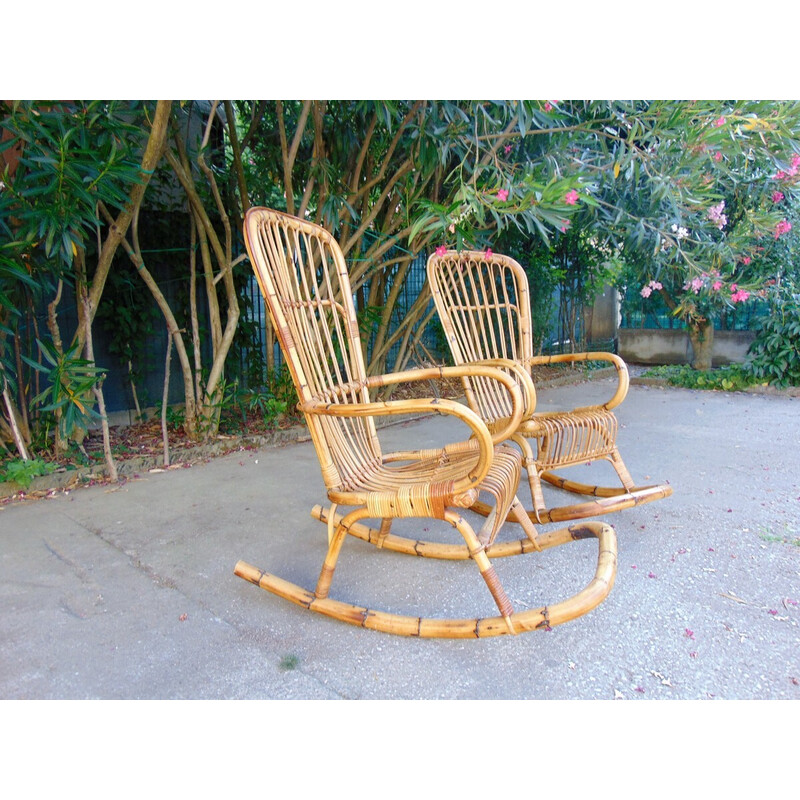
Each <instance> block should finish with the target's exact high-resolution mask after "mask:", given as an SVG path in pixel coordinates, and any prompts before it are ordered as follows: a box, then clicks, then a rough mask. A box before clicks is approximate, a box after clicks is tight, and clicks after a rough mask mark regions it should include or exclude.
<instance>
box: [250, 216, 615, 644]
mask: <svg viewBox="0 0 800 800" xmlns="http://www.w3.org/2000/svg"><path fill="white" fill-rule="evenodd" d="M244 230H245V243H246V245H247V250H248V254H249V255H250V260H251V263H252V265H253V269H254V271H255V274H256V277H257V279H258V283H259V286H260V288H261V291H262V294H263V295H264V298H265V301H266V304H267V308H268V310H269V314H270V317H271V319H272V321H273V324H274V327H275V330H276V332H277V335H278V339H279V341H280V344H281V347H282V349H283V352H284V354H285V356H286V361H287V364H288V365H289V369H290V372H291V375H292V378H293V381H294V384H295V387H296V389H297V393H298V397H299V400H300V402H299V404H298V408H299V409H300V410H301V411H302V412H303V413H304V415H305V417H306V421H307V422H308V427H309V431H310V433H311V439H312V442H313V444H314V447H315V449H316V451H317V456H318V458H319V462H320V468H321V471H322V478H323V481H324V483H325V486H326V488H327V493H328V498H329V500H330V501H331V503H332V506H331V508H330V509H325V510H323V509H322V508H321V507H317V508H315V512H314V515H315V516H316V517H317V519H319V520H320V521H322V522H324V523H325V524H326V527H327V533H328V537H327V538H328V548H327V551H326V554H325V558H324V561H323V564H322V568H321V571H320V574H319V577H318V579H317V583H316V586H315V588H314V590H313V591H311V590H308V589H304V588H302V587H300V586H297V585H295V584H292V583H289V582H288V581H285V580H283V579H281V578H278V577H277V576H274V575H270V574H269V573H265V572H262V571H261V570H258V569H256V568H255V567H253V566H251V565H249V564H246V563H245V562H239V563H238V564H237V566H236V569H235V573H236V574H237V575H239V576H240V577H242V578H244V579H246V580H248V581H251V582H253V583H257V584H258V585H259V586H261V587H262V588H264V589H266V590H268V591H270V592H272V593H274V594H277V595H279V596H281V597H283V598H285V599H288V600H291V601H292V602H294V603H297V604H299V605H301V606H304V607H305V608H308V609H310V610H312V611H317V612H319V613H322V614H325V615H327V616H330V617H334V618H336V619H339V620H342V621H344V622H349V623H351V624H358V625H361V626H363V627H367V628H374V629H377V630H382V631H386V632H390V633H398V634H402V635H408V636H426V637H427V636H444V637H468V636H478V637H481V636H496V635H499V634H502V633H519V632H521V631H526V630H533V629H535V628H540V627H551V626H552V625H556V624H561V623H562V622H566V621H567V620H568V619H572V618H573V617H575V616H579V615H581V614H585V613H587V612H588V611H590V610H591V609H592V608H594V607H595V606H596V605H597V604H598V603H600V602H601V601H602V600H603V599H604V598H605V596H606V595H607V594H608V592H609V591H610V589H611V586H612V585H613V580H614V575H615V573H616V536H615V534H614V531H613V529H612V528H611V527H610V526H607V525H603V524H601V523H586V524H584V525H581V526H573V527H572V528H565V529H562V530H561V531H555V532H552V533H548V534H545V535H544V536H540V535H539V534H538V533H537V531H536V528H535V526H534V525H533V523H532V521H531V519H530V518H529V516H528V513H527V512H526V511H525V509H524V508H523V507H522V504H521V503H520V502H519V500H518V499H517V497H516V492H517V488H518V485H519V480H520V475H521V472H522V463H523V456H524V452H525V448H524V447H523V452H522V453H520V451H518V450H516V449H515V448H513V447H510V446H509V445H508V444H503V442H505V441H507V440H509V439H512V438H513V437H514V436H516V435H517V433H516V432H517V431H519V430H520V428H521V427H522V426H523V425H524V423H525V419H526V418H528V417H529V413H530V412H532V411H533V409H534V407H535V389H534V387H533V384H532V382H531V381H530V379H529V377H528V375H527V372H526V371H525V367H524V366H520V365H519V364H516V363H515V362H512V361H509V360H508V359H502V358H489V359H484V360H482V361H481V362H480V363H474V364H469V365H457V366H455V367H442V368H433V369H417V370H409V371H407V372H403V373H392V374H389V375H381V376H367V374H366V369H365V365H364V360H363V353H362V346H361V340H360V333H359V327H358V321H357V318H356V312H355V307H354V303H353V294H352V291H351V288H350V283H349V278H348V275H347V268H346V265H345V262H344V257H343V256H342V252H341V250H340V248H339V246H338V245H337V243H336V242H335V240H334V239H333V238H332V237H331V235H330V234H329V233H328V232H327V231H325V230H324V229H323V228H321V227H319V226H318V225H314V224H313V223H310V222H307V221H305V220H300V219H297V218H295V217H291V216H289V215H287V214H283V213H280V212H275V211H271V210H269V209H264V208H251V209H250V210H248V212H247V214H246V215H245V226H244ZM452 377H459V378H461V379H462V380H464V381H467V382H470V381H472V382H478V383H480V386H481V388H482V391H483V392H485V393H486V396H487V397H490V398H491V401H492V402H493V403H496V404H497V406H498V407H502V409H503V410H504V415H503V418H502V419H495V420H493V421H492V424H491V426H489V425H487V424H486V422H485V421H484V419H483V418H482V417H481V415H480V414H479V413H477V412H476V411H475V410H473V409H471V408H469V407H468V406H465V405H463V404H460V403H456V402H453V401H451V400H445V399H438V398H428V399H415V400H405V401H388V402H375V401H373V400H371V399H370V390H372V389H376V388H381V387H383V386H387V385H393V384H397V383H400V382H408V381H412V382H413V381H428V380H431V379H435V378H440V379H441V378H452ZM409 412H435V413H439V414H448V415H452V416H454V417H455V418H457V419H459V420H460V421H461V422H463V423H464V424H465V425H466V426H467V427H468V428H469V430H470V433H471V435H470V438H469V439H465V440H464V441H461V442H453V443H450V444H448V445H446V446H444V447H440V448H434V449H427V450H426V449H423V450H411V451H405V452H399V453H390V454H383V453H382V451H381V447H380V441H379V439H378V435H377V429H376V427H375V422H374V419H375V417H377V416H382V415H392V414H407V413H409ZM481 493H486V494H489V495H491V496H492V497H493V498H494V503H493V505H487V504H485V503H482V504H481V508H482V509H483V511H484V515H485V516H486V521H485V522H484V524H483V526H482V527H481V529H480V530H479V531H477V532H476V531H475V530H473V528H472V526H471V525H470V524H469V523H468V522H467V520H466V519H465V518H464V517H463V515H462V513H461V511H462V509H464V508H469V507H471V506H474V505H475V504H476V503H478V499H479V497H480V494H481ZM340 505H341V506H347V507H350V508H351V509H352V510H350V511H348V512H347V513H346V514H344V515H342V514H339V513H337V511H336V508H337V506H340ZM411 517H413V518H425V517H429V518H433V519H439V520H445V521H447V522H448V523H450V524H451V525H452V526H453V527H454V528H456V530H457V531H458V532H459V534H460V535H461V537H462V538H463V540H464V544H463V545H452V544H441V543H435V542H422V541H417V540H411V539H407V538H404V537H402V536H397V535H396V534H392V533H391V525H392V521H393V520H394V519H398V518H411ZM367 518H371V519H380V520H381V522H380V528H379V529H378V530H375V529H372V528H369V527H367V526H366V525H364V524H363V520H365V519H367ZM507 518H510V519H513V521H514V522H516V523H518V524H519V525H520V526H521V527H522V529H523V531H524V533H525V536H526V538H525V539H519V540H517V541H516V542H496V541H495V537H496V536H497V534H498V532H499V530H500V529H501V527H502V526H503V524H504V522H505V521H506V519H507ZM349 536H355V537H356V538H361V539H364V540H365V541H368V542H371V543H373V544H375V545H376V546H377V547H379V548H385V549H386V550H395V551H398V552H401V553H403V552H405V553H412V552H413V553H414V554H415V555H421V556H428V557H433V558H440V559H445V560H463V559H470V560H472V561H474V562H475V564H476V566H477V567H478V570H479V573H480V575H481V577H482V578H483V581H484V583H485V585H486V587H487V588H488V590H489V592H490V594H491V596H492V597H493V599H494V602H495V605H496V606H497V609H498V611H499V616H497V617H492V618H489V619H479V618H477V617H476V618H474V619H449V620H443V619H423V618H419V617H406V616H402V615H397V614H390V613H387V612H383V611H372V610H370V609H367V608H362V607H360V606H356V605H353V604H349V603H342V602H341V601H337V600H332V599H331V598H330V597H329V594H330V591H331V587H332V582H333V577H334V573H335V569H336V564H337V562H338V559H339V555H340V552H341V548H342V546H343V544H344V542H345V540H346V539H347V538H348V537H349ZM582 538H595V539H597V541H598V548H599V550H598V566H597V570H596V574H595V578H594V579H593V581H592V582H591V583H590V584H589V585H588V586H587V587H586V588H585V589H584V590H583V591H582V592H579V593H578V594H577V595H575V596H574V597H573V598H570V599H569V600H566V601H563V602H561V603H557V604H555V605H552V606H545V607H542V608H540V609H532V610H529V611H523V612H516V611H515V610H514V608H513V604H512V602H511V600H510V599H509V597H508V595H507V594H506V591H505V589H504V587H503V585H502V583H501V582H500V579H499V577H498V575H497V572H496V571H495V568H494V565H493V564H492V563H491V558H492V557H494V556H504V555H519V554H522V553H528V552H531V551H538V550H541V549H543V548H544V547H553V546H556V545H558V544H564V543H566V542H568V541H574V540H576V539H582Z"/></svg>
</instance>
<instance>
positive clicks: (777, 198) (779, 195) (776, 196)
mask: <svg viewBox="0 0 800 800" xmlns="http://www.w3.org/2000/svg"><path fill="white" fill-rule="evenodd" d="M783 198H784V194H783V192H773V193H772V202H773V203H780V202H781V200H783Z"/></svg>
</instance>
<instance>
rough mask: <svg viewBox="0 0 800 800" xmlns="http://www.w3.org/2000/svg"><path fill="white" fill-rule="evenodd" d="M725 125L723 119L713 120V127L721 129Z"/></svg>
mask: <svg viewBox="0 0 800 800" xmlns="http://www.w3.org/2000/svg"><path fill="white" fill-rule="evenodd" d="M724 124H725V117H720V118H719V119H716V120H714V127H715V128H721V127H722V126H723V125H724Z"/></svg>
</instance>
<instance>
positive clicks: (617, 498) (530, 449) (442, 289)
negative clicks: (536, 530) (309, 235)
mask: <svg viewBox="0 0 800 800" xmlns="http://www.w3.org/2000/svg"><path fill="white" fill-rule="evenodd" d="M428 281H429V284H430V288H431V292H432V294H433V299H434V303H435V305H436V309H437V312H438V314H439V318H440V320H441V323H442V326H443V328H444V331H445V335H446V338H447V341H448V344H449V346H450V351H451V353H452V355H453V359H454V361H455V363H456V364H459V365H468V364H469V363H471V362H473V361H480V360H486V359H498V358H503V359H509V360H511V361H513V362H514V363H516V364H518V365H519V366H521V367H523V368H524V373H525V376H524V379H523V380H522V382H521V383H520V385H521V387H522V388H523V393H524V396H525V403H526V409H525V411H524V413H523V419H522V422H521V423H520V425H519V426H518V427H517V430H516V431H515V432H514V433H513V434H512V436H511V437H510V438H511V440H512V441H513V442H514V443H516V444H517V445H518V446H519V447H520V449H521V451H522V463H523V466H524V467H525V470H526V471H527V475H528V482H529V484H530V490H531V497H532V501H533V511H531V512H529V514H530V517H531V519H532V520H534V521H535V522H539V523H547V522H565V521H568V520H576V519H584V518H586V517H592V516H597V515H601V514H607V513H610V512H613V511H619V510H621V509H624V508H629V507H631V506H634V505H641V504H643V503H649V502H652V501H653V500H659V499H661V498H664V497H668V496H669V495H671V494H672V488H671V487H670V486H669V485H668V484H659V485H654V486H637V485H636V484H635V483H634V481H633V478H632V477H631V475H630V473H629V472H628V469H627V467H626V466H625V463H624V462H623V460H622V457H621V456H620V454H619V450H618V448H617V418H616V416H615V415H614V413H613V411H612V409H614V408H615V407H616V406H618V405H619V404H620V403H621V402H622V401H623V400H624V399H625V396H626V394H627V392H628V368H627V366H626V365H625V362H624V361H623V360H622V359H621V358H620V357H619V356H617V355H615V354H613V353H603V352H588V353H568V354H564V355H554V356H534V355H533V339H532V324H531V306H530V296H529V291H528V279H527V276H526V274H525V271H524V270H523V269H522V267H521V266H520V265H519V264H518V263H517V262H516V261H514V259H512V258H509V257H508V256H504V255H500V254H490V255H489V256H488V257H487V254H486V253H483V252H475V251H455V250H448V251H447V252H445V253H443V254H440V255H432V256H431V257H430V258H429V259H428ZM591 360H596V361H607V362H610V364H612V365H613V366H614V367H615V368H616V371H617V387H616V391H615V392H614V394H613V396H612V397H611V398H610V399H609V400H608V401H606V402H605V403H603V404H601V405H592V406H587V407H583V408H575V409H572V410H570V411H557V412H537V411H535V408H536V390H535V387H534V384H533V381H532V379H531V378H530V375H531V368H532V367H534V366H537V365H549V364H559V363H572V362H581V361H591ZM514 374H516V375H518V373H514ZM462 381H463V383H464V389H465V392H466V397H467V402H468V403H469V406H470V407H471V408H472V409H473V410H475V411H476V412H477V413H478V414H479V415H480V417H481V418H482V419H483V420H484V422H486V423H487V425H488V426H489V428H490V430H492V431H493V432H494V431H496V430H497V429H498V426H501V427H507V424H508V422H509V420H510V415H511V409H510V406H509V405H508V401H507V400H506V398H504V397H503V396H502V395H501V394H499V393H498V392H497V391H496V390H495V389H494V387H492V386H490V385H489V384H487V382H486V381H485V380H483V379H482V378H480V377H477V376H468V377H466V378H463V379H462ZM531 442H534V443H535V447H534V446H532V445H531ZM601 460H605V461H608V462H610V463H611V465H612V466H613V467H614V469H615V471H616V473H617V475H618V476H619V479H620V482H621V483H622V486H621V487H618V486H617V487H606V486H592V485H587V484H584V483H579V482H576V481H570V480H567V479H566V478H564V477H562V476H560V475H558V474H556V472H554V470H561V469H562V468H564V467H570V466H576V465H579V464H587V463H589V462H592V461H601ZM543 481H544V482H546V483H548V484H551V485H553V486H556V487H558V488H560V489H564V490H566V491H568V492H572V493H574V494H577V495H582V496H584V497H586V496H588V497H593V498H595V499H593V500H584V501H583V502H579V503H574V504H571V505H565V506H558V507H555V508H548V506H547V503H546V501H545V497H544V492H543V490H542V482H543ZM474 510H476V511H479V512H480V513H487V511H488V509H487V508H486V507H485V506H484V505H483V504H481V503H478V504H476V506H475V507H474Z"/></svg>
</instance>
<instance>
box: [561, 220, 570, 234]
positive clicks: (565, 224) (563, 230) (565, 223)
mask: <svg viewBox="0 0 800 800" xmlns="http://www.w3.org/2000/svg"><path fill="white" fill-rule="evenodd" d="M567 228H569V220H568V219H565V220H563V221H562V222H561V233H566V232H567Z"/></svg>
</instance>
